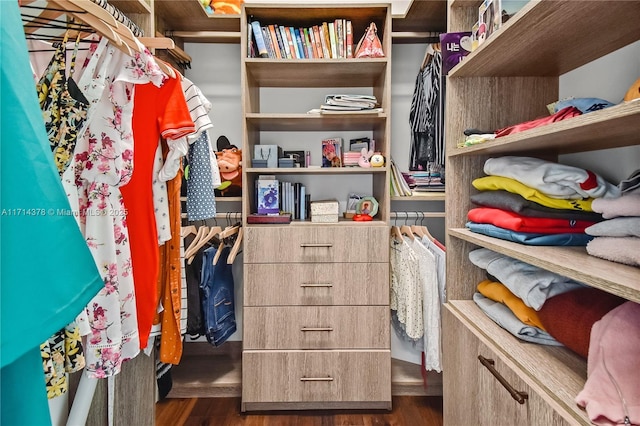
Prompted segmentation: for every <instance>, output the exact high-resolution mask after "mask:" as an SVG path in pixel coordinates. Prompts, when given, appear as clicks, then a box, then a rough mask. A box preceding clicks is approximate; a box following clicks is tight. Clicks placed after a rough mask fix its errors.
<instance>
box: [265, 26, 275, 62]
mask: <svg viewBox="0 0 640 426" xmlns="http://www.w3.org/2000/svg"><path fill="white" fill-rule="evenodd" d="M262 37H263V38H264V45H265V46H266V47H267V52H268V53H269V58H270V59H275V57H276V54H275V52H274V51H273V45H272V44H271V35H270V34H269V29H268V28H267V27H262Z"/></svg>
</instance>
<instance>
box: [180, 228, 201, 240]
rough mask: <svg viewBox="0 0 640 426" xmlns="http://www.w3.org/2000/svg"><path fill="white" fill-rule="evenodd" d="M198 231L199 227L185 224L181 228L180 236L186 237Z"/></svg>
mask: <svg viewBox="0 0 640 426" xmlns="http://www.w3.org/2000/svg"><path fill="white" fill-rule="evenodd" d="M197 233H198V228H196V227H195V226H194V225H187V226H183V227H182V228H181V229H180V236H181V237H182V238H184V237H186V236H187V235H191V234H194V235H195V234H197Z"/></svg>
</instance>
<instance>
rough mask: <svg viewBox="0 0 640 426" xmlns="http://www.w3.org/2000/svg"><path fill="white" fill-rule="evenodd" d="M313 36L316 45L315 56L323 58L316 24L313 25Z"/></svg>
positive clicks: (318, 29)
mask: <svg viewBox="0 0 640 426" xmlns="http://www.w3.org/2000/svg"><path fill="white" fill-rule="evenodd" d="M313 38H314V39H315V45H316V56H317V57H318V58H320V59H322V58H324V53H323V52H322V41H321V39H320V28H319V27H318V26H317V25H314V26H313Z"/></svg>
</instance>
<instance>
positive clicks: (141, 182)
mask: <svg viewBox="0 0 640 426" xmlns="http://www.w3.org/2000/svg"><path fill="white" fill-rule="evenodd" d="M194 131H195V126H194V124H193V120H192V119H191V115H190V114H189V109H188V107H187V103H186V101H185V99H184V93H183V91H182V86H181V84H180V80H179V79H178V78H176V79H172V78H168V79H166V80H165V81H164V83H163V85H162V87H156V86H154V85H153V84H144V85H138V86H136V88H135V93H134V107H133V138H134V149H133V175H132V177H131V180H130V181H129V183H128V184H127V185H125V186H123V187H122V196H123V198H124V204H125V207H126V209H127V225H128V228H129V239H130V245H131V265H132V268H133V284H134V286H135V293H136V311H137V315H138V332H139V334H140V348H142V349H144V348H145V347H146V346H147V341H148V339H149V333H150V331H151V325H152V323H153V318H154V316H155V313H156V309H157V306H158V296H157V281H158V256H159V254H158V252H159V249H158V234H157V229H156V220H155V213H154V204H153V186H152V185H153V165H154V160H155V154H156V149H157V148H158V143H159V141H160V137H161V136H162V137H164V138H170V139H177V138H180V137H182V136H185V135H188V134H190V133H193V132H194Z"/></svg>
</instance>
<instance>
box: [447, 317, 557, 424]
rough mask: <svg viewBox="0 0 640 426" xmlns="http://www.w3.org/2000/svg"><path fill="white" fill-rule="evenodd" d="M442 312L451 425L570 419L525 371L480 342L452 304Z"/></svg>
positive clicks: (448, 410)
mask: <svg viewBox="0 0 640 426" xmlns="http://www.w3.org/2000/svg"><path fill="white" fill-rule="evenodd" d="M443 312H444V314H443V327H444V329H445V330H446V332H445V333H444V342H443V347H444V354H443V369H444V383H443V390H444V423H445V424H446V425H467V424H469V425H471V424H473V425H486V426H496V425H509V426H517V425H532V426H543V425H544V426H546V425H558V426H560V425H562V426H564V425H569V424H570V423H568V422H567V421H566V420H564V419H563V418H562V417H561V416H560V415H559V414H558V413H557V412H555V410H553V408H552V407H551V406H549V404H548V403H546V402H545V400H544V399H543V398H542V397H541V396H540V395H538V394H537V393H535V392H534V391H533V390H532V389H531V388H530V387H529V386H528V385H527V384H525V382H524V380H523V379H522V378H521V375H522V374H524V373H523V372H521V371H515V370H513V369H511V368H510V367H509V366H507V365H506V364H505V363H504V361H503V360H502V358H501V355H499V354H498V353H497V352H496V351H494V350H493V349H492V348H490V347H489V346H488V345H486V344H484V343H483V342H481V341H480V339H479V338H478V337H477V336H476V335H474V333H473V332H472V331H471V330H470V329H469V328H468V327H467V326H466V325H465V324H464V323H462V322H461V321H460V320H458V318H456V317H455V316H454V315H453V314H452V313H451V312H450V311H449V310H448V309H445V310H444V311H443ZM480 357H482V360H483V361H484V363H483V362H482V361H481V360H480ZM508 388H511V389H512V392H514V395H515V398H520V401H521V402H519V401H518V400H516V399H515V398H514V396H512V394H511V393H510V392H509V390H508ZM515 392H517V394H515ZM518 394H519V395H518Z"/></svg>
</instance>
